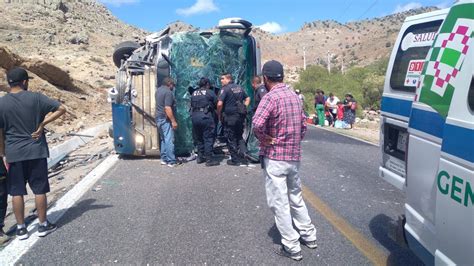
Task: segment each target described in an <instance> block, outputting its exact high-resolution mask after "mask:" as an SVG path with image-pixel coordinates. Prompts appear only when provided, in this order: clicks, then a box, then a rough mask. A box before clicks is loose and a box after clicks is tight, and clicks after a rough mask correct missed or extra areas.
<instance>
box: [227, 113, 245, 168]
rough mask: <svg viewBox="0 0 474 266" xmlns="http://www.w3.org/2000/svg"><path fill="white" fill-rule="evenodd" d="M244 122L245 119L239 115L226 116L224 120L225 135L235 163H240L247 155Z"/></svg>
mask: <svg viewBox="0 0 474 266" xmlns="http://www.w3.org/2000/svg"><path fill="white" fill-rule="evenodd" d="M244 122H245V117H244V116H242V115H238V114H233V115H225V118H224V134H225V137H226V139H227V146H228V148H229V152H230V156H231V159H232V160H233V161H238V160H239V159H240V158H242V157H243V155H244V154H245V153H247V145H246V144H245V141H244V139H243V138H242V134H243V133H244Z"/></svg>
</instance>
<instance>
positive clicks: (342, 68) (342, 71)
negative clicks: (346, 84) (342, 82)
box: [341, 57, 345, 75]
mask: <svg viewBox="0 0 474 266" xmlns="http://www.w3.org/2000/svg"><path fill="white" fill-rule="evenodd" d="M344 71H345V69H344V57H342V66H341V73H342V75H344Z"/></svg>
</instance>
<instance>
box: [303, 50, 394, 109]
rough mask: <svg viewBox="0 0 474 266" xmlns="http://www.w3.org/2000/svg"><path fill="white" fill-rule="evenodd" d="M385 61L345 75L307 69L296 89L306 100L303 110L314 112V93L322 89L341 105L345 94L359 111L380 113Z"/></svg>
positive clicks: (386, 62) (386, 61)
mask: <svg viewBox="0 0 474 266" xmlns="http://www.w3.org/2000/svg"><path fill="white" fill-rule="evenodd" d="M387 64H388V59H387V58H385V59H381V60H379V61H376V62H374V63H372V64H371V65H368V66H366V67H353V68H351V69H349V70H348V71H347V72H346V73H345V74H342V73H341V71H339V70H334V71H331V73H328V71H327V69H326V68H324V67H322V66H309V67H308V68H306V70H304V71H302V72H301V73H300V78H299V81H298V82H297V83H296V84H294V87H295V89H299V90H301V92H302V93H303V94H304V96H305V109H306V110H307V111H309V112H310V113H311V112H314V93H315V92H316V89H322V90H323V91H324V92H325V94H326V95H329V93H330V92H332V93H334V95H336V96H337V97H338V98H339V99H341V101H342V100H343V99H344V95H345V94H346V93H351V94H352V95H353V96H354V98H355V99H356V100H357V102H358V103H359V111H360V110H362V109H364V108H372V109H379V108H380V99H381V97H382V92H383V84H384V79H385V72H386V69H387Z"/></svg>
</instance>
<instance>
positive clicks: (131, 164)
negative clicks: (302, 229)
mask: <svg viewBox="0 0 474 266" xmlns="http://www.w3.org/2000/svg"><path fill="white" fill-rule="evenodd" d="M378 157H379V151H378V148H377V147H375V146H371V145H369V144H365V143H362V142H358V141H355V140H352V139H349V138H347V137H344V136H340V135H336V134H334V133H330V132H327V131H324V130H321V129H316V128H311V129H310V130H309V132H308V135H307V138H306V140H305V142H304V159H303V161H302V176H303V178H302V179H303V184H304V185H305V186H306V188H307V189H308V191H309V193H311V194H312V195H314V196H317V197H319V198H320V199H321V200H322V201H324V202H326V204H327V205H328V206H329V207H330V208H331V209H332V211H334V212H335V213H337V214H338V215H340V216H341V217H343V218H344V219H345V220H346V221H347V223H348V224H349V225H350V226H351V227H352V228H353V229H355V230H356V231H358V232H360V233H361V234H362V235H363V236H364V237H365V238H366V239H367V242H369V244H371V245H374V246H375V247H376V249H377V250H380V251H381V252H382V254H384V255H385V256H386V261H387V264H390V265H407V264H409V265H416V264H421V262H420V261H419V260H418V259H416V258H415V256H414V255H413V254H412V253H411V252H410V251H408V250H406V249H402V248H400V247H398V246H397V245H396V244H394V243H393V242H392V241H391V240H390V239H389V238H388V236H387V234H388V231H389V228H390V226H389V225H390V222H391V221H393V220H394V219H395V218H396V217H397V215H398V214H400V213H402V205H403V194H402V193H400V192H399V191H396V190H395V189H394V188H392V187H391V186H390V185H389V184H387V183H385V182H384V181H382V180H380V179H379V178H378V177H377V166H378ZM224 163H225V162H224ZM211 169H212V172H210V170H211ZM99 184H100V185H101V186H102V189H101V190H99V191H90V192H88V193H86V194H85V195H84V196H83V198H82V199H81V200H80V201H79V202H78V203H77V204H76V205H75V206H74V207H73V208H71V209H70V210H69V211H68V212H67V213H66V214H65V215H64V216H63V217H62V218H61V220H60V221H59V226H60V228H59V229H58V231H56V232H54V233H52V234H51V235H49V236H48V237H46V238H44V239H41V240H39V241H38V242H37V243H36V244H35V245H34V246H33V247H32V248H31V249H30V250H29V251H28V252H27V253H26V254H25V255H24V256H23V257H22V258H21V259H20V261H19V263H21V264H26V265H29V264H68V265H69V264H74V265H75V264H81V265H82V264H97V263H100V264H107V263H120V264H146V263H150V264H151V263H153V264H157V263H163V264H164V263H166V264H169V263H178V264H191V263H192V264H197V263H199V264H203V263H212V264H262V263H265V264H291V263H293V262H292V261H291V260H289V259H287V258H283V257H280V256H277V255H276V254H275V253H274V250H276V249H277V248H278V243H279V241H280V236H279V234H278V231H277V230H276V228H275V225H274V221H273V218H272V215H271V213H270V211H269V209H268V208H267V206H266V200H265V192H264V179H263V177H262V174H261V169H260V168H259V166H258V165H256V166H254V167H230V166H227V165H224V164H222V165H221V166H219V167H215V168H206V167H205V166H201V165H196V164H195V163H194V162H193V163H188V164H185V165H183V166H181V167H178V168H175V169H171V168H168V167H166V166H160V165H159V162H158V161H157V160H149V159H140V160H121V161H120V162H119V163H118V164H117V165H115V166H114V168H112V169H111V170H110V171H109V172H108V173H107V174H106V175H105V176H104V177H103V178H102V179H101V180H100V181H99V182H98V183H97V185H99ZM307 205H308V207H309V211H310V216H311V217H312V219H313V222H314V223H315V225H316V227H317V230H318V241H319V248H318V249H316V250H309V249H306V248H303V256H304V259H303V261H302V263H303V264H312V265H314V264H330V265H365V264H371V261H370V259H369V258H368V257H366V256H365V255H364V254H363V252H361V250H360V247H358V245H359V244H360V243H354V242H351V241H350V240H349V239H350V238H346V236H345V235H344V234H343V233H341V232H340V231H338V230H337V229H336V228H337V226H335V225H333V224H331V222H330V221H329V220H328V219H326V218H325V217H327V216H326V215H325V214H324V213H319V212H317V211H316V209H315V208H313V207H312V204H311V203H308V202H307ZM300 264H301V263H300Z"/></svg>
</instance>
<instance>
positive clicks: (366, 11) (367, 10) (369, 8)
mask: <svg viewBox="0 0 474 266" xmlns="http://www.w3.org/2000/svg"><path fill="white" fill-rule="evenodd" d="M378 2H379V1H378V0H375V1H374V2H373V3H372V4H371V5H370V6H369V7H368V8H367V9H366V10H365V11H364V13H362V15H360V17H358V18H357V20H360V19H361V18H362V17H363V16H365V14H367V13H368V12H369V11H370V10H371V9H372V8H373V7H374V6H375V5H377V3H378Z"/></svg>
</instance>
